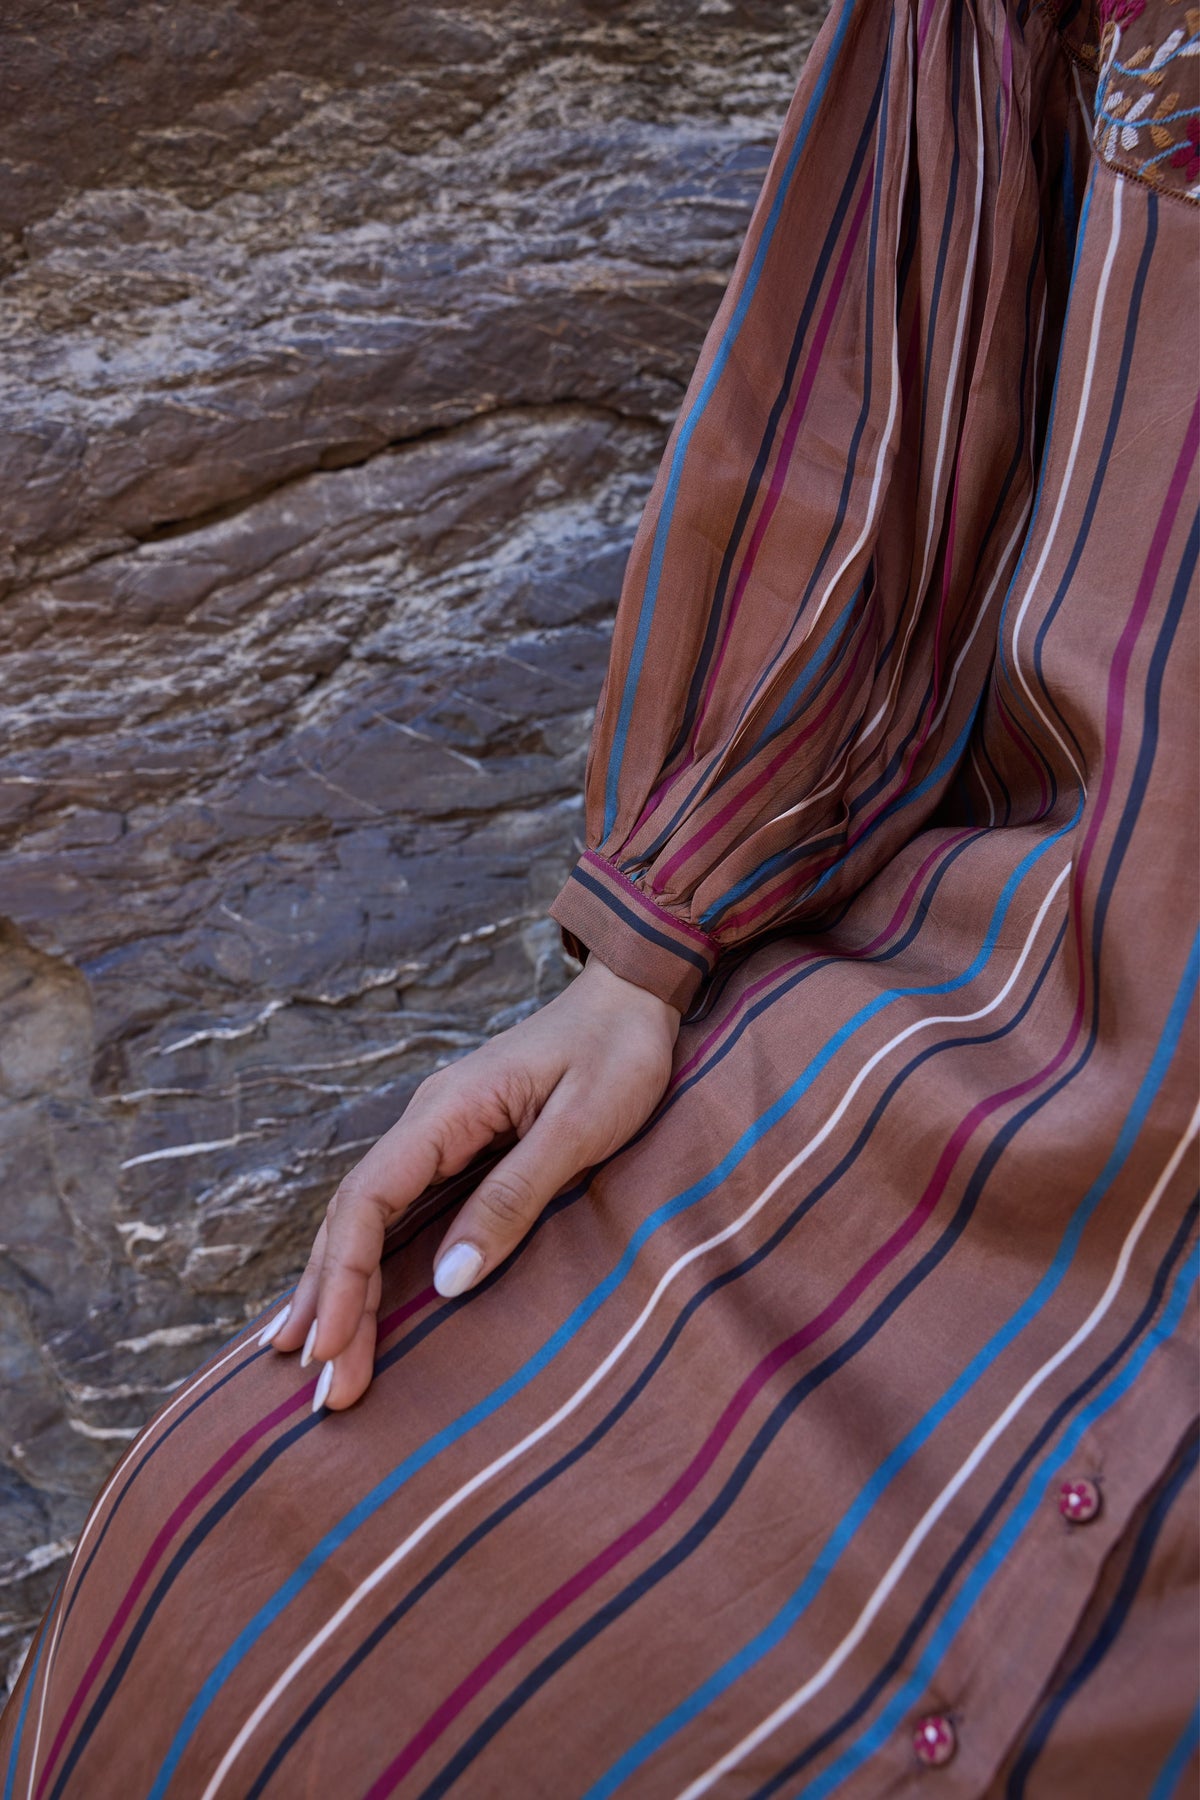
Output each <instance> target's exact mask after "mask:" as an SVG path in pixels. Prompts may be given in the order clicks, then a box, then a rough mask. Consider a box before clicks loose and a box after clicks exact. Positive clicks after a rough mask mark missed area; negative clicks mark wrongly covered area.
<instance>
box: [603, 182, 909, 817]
mask: <svg viewBox="0 0 1200 1800" xmlns="http://www.w3.org/2000/svg"><path fill="white" fill-rule="evenodd" d="M873 181H874V170H873V168H871V169H868V170H867V172H866V174H865V175H864V178H863V185H862V192H861V194H860V195H859V198H858V204H857V206H856V207H855V211H854V216H853V218H852V220H851V222H850V228H849V231H848V232H847V235H846V240H845V243H844V244H843V246H842V251H841V255H840V256H839V258H838V263H837V268H836V269H835V270H834V274H833V279H832V281H831V282H830V285H829V292H828V294H827V295H826V298H825V305H824V307H823V308H822V310H821V317H820V320H819V322H818V325H817V329H816V333H815V335H814V337H813V340H812V344H811V346H810V348H809V352H808V356H807V359H806V361H805V364H804V369H803V371H802V373H801V377H800V385H799V387H798V388H797V390H796V394H795V397H794V399H793V401H792V405H791V410H790V412H789V414H788V419H787V424H786V426H785V428H784V435H783V438H782V440H781V442H780V447H779V452H778V454H777V456H776V459H775V466H774V468H773V470H772V471H771V485H770V487H769V488H768V490H767V497H766V499H765V500H764V502H763V505H762V508H761V510H760V512H759V515H758V518H757V519H756V520H755V522H754V531H753V533H752V535H751V538H750V543H749V546H748V548H747V551H746V555H745V558H744V560H743V562H742V566H741V569H740V570H739V572H738V578H737V584H736V586H735V588H734V592H733V599H732V602H731V603H730V608H729V614H728V617H727V618H726V621H725V624H724V626H723V627H722V630H721V641H720V647H719V649H718V651H717V654H716V657H715V658H714V661H713V666H712V668H711V669H710V671H709V674H708V678H707V680H706V681H705V684H704V690H703V693H702V695H701V698H700V704H699V706H698V708H697V711H696V717H695V719H694V721H693V723H692V727H691V731H690V733H689V738H688V742H689V747H693V746H694V745H695V742H696V735H697V733H698V731H699V729H700V726H701V725H702V724H703V722H704V717H705V714H706V712H707V709H708V704H709V700H710V698H711V695H712V688H713V683H714V681H715V680H716V678H717V674H718V672H719V670H720V668H721V664H722V663H723V662H724V660H725V652H726V649H727V648H728V645H729V638H730V634H731V632H732V630H733V622H734V620H735V618H736V617H737V614H738V610H739V608H740V606H741V603H742V598H743V596H744V594H745V591H746V586H747V583H748V582H749V579H750V576H751V574H752V573H753V570H754V565H755V562H756V560H757V557H758V552H759V549H760V548H761V546H762V541H763V538H764V537H765V535H766V530H767V526H768V525H769V524H770V522H771V518H772V516H773V514H774V512H775V510H776V508H777V506H778V505H779V501H780V498H781V496H782V494H783V490H784V485H785V478H786V476H787V472H788V469H789V466H790V464H791V457H792V451H793V450H794V449H795V444H796V437H797V435H798V433H799V430H800V426H801V425H802V424H803V422H804V416H805V414H806V412H807V411H808V402H809V398H810V396H811V394H812V390H813V385H814V383H815V381H816V376H817V370H818V368H819V366H820V361H821V356H822V354H823V352H824V349H825V343H826V340H827V338H828V336H829V332H830V329H831V327H832V325H833V320H834V316H835V314H836V312H837V308H838V303H839V302H840V300H841V297H842V290H843V288H844V287H845V285H846V275H847V272H848V270H849V267H850V258H851V255H852V253H853V250H854V247H855V245H856V244H857V242H858V236H859V232H860V231H861V230H862V223H863V220H864V219H865V217H866V214H867V203H868V201H869V200H870V197H871V188H872V184H873ZM694 771H695V765H694V763H691V762H687V761H684V762H683V763H681V764H680V766H679V767H678V768H677V769H676V770H675V773H674V774H673V775H666V776H664V777H663V779H662V781H661V782H660V783H659V784H658V786H657V787H656V788H655V789H654V791H653V792H652V793H651V795H650V798H649V799H648V800H647V802H646V804H645V806H644V807H643V808H642V812H641V816H640V818H639V819H638V822H637V825H636V826H635V827H634V830H635V831H637V830H640V829H641V827H642V825H643V824H644V823H645V822H646V820H647V819H648V818H649V817H650V815H651V813H652V812H653V811H654V810H655V808H656V807H657V806H658V805H659V804H660V802H661V801H663V800H665V799H666V798H667V797H668V796H669V795H670V794H671V793H672V791H673V790H674V789H675V788H676V787H677V786H678V785H679V783H680V781H682V780H683V778H684V777H685V776H686V775H689V774H692V773H694Z"/></svg>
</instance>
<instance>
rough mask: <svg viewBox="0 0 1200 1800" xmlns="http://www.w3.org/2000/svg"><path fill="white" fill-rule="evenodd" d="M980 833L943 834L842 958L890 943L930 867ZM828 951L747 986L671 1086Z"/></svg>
mask: <svg viewBox="0 0 1200 1800" xmlns="http://www.w3.org/2000/svg"><path fill="white" fill-rule="evenodd" d="M976 834H977V827H976V826H974V825H965V826H963V827H962V829H961V830H959V831H955V832H952V833H951V834H950V835H949V836H948V837H946V838H943V839H942V841H941V842H940V843H939V844H938V845H937V846H936V847H935V848H934V849H933V850H931V851H930V853H929V855H928V856H927V857H926V858H925V860H924V862H922V864H921V866H920V868H919V869H918V870H917V872H916V874H915V875H914V876H913V878H912V880H911V881H910V882H909V884H908V886H907V887H906V888H905V890H904V893H903V894H902V895H901V897H900V899H899V901H898V903H897V905H896V909H895V911H894V912H893V913H892V916H891V918H890V919H889V920H888V922H887V924H886V925H885V926H884V928H883V930H882V931H881V932H879V933H878V934H877V935H876V936H875V937H873V938H872V939H871V941H870V943H869V944H862V945H860V947H859V948H858V949H857V950H839V951H837V952H836V953H835V954H836V955H837V957H838V959H839V960H840V961H842V962H857V961H860V960H862V959H863V958H865V957H868V956H873V955H874V954H875V952H876V950H878V949H879V947H880V945H881V944H884V943H886V942H887V940H888V938H890V937H891V935H892V933H893V932H894V931H896V930H898V929H899V927H900V925H901V923H902V922H903V920H904V918H905V917H906V916H907V914H908V909H909V907H910V906H911V905H912V902H913V900H914V899H915V897H916V894H917V891H918V889H920V888H921V887H923V886H924V884H925V877H926V875H927V874H928V872H929V870H930V869H932V867H933V865H934V863H936V862H937V861H939V859H940V858H941V857H942V856H943V855H944V854H945V852H946V851H947V850H950V849H953V847H954V846H955V845H956V844H960V843H962V841H963V840H964V838H969V837H974V836H975V835H976ZM826 954H828V952H826V951H822V950H806V951H804V953H803V954H802V955H800V956H794V957H792V958H791V959H790V960H789V961H788V962H785V963H781V964H780V966H779V968H777V969H773V970H772V971H771V973H770V974H769V975H764V976H762V978H761V979H760V980H758V981H756V982H753V983H752V984H751V986H750V987H748V988H745V989H743V991H742V993H741V994H740V995H739V996H738V1000H737V1004H736V1005H735V1006H733V1007H732V1008H731V1009H730V1011H729V1013H728V1014H727V1015H726V1017H725V1018H724V1019H722V1020H721V1023H720V1024H719V1025H718V1026H717V1027H716V1029H715V1030H714V1031H712V1032H710V1033H709V1035H708V1037H706V1038H705V1039H704V1041H703V1043H702V1044H701V1045H700V1047H699V1049H698V1050H697V1051H696V1052H695V1054H694V1055H693V1056H691V1057H690V1058H689V1059H688V1061H687V1062H686V1063H684V1064H683V1065H682V1067H681V1068H680V1069H678V1070H677V1071H676V1072H675V1074H674V1075H673V1076H672V1078H671V1088H675V1087H678V1085H679V1084H680V1083H681V1082H682V1081H684V1080H685V1079H686V1078H687V1076H688V1075H690V1074H691V1072H692V1070H693V1069H694V1068H695V1067H696V1065H697V1064H698V1063H699V1062H700V1061H702V1059H703V1058H704V1057H705V1056H707V1055H708V1053H709V1051H710V1050H711V1049H712V1047H713V1045H714V1044H716V1042H717V1040H718V1039H723V1038H724V1037H726V1036H727V1035H728V1033H729V1032H730V1031H731V1030H732V1029H733V1027H734V1026H735V1025H736V1023H737V1021H738V1020H739V1019H740V1018H741V1017H742V1015H743V1013H744V1012H745V1011H746V1010H747V1009H748V1007H749V1006H750V1005H751V1004H752V1003H753V1001H754V1000H755V999H756V998H757V997H758V995H759V994H761V993H762V991H763V989H764V988H769V987H772V986H774V985H775V984H776V983H777V982H780V983H781V982H783V981H784V980H786V979H787V978H788V977H789V976H791V975H794V974H795V972H796V970H797V969H802V968H803V967H804V965H805V964H806V963H811V962H817V961H819V959H820V958H821V957H822V956H823V955H826ZM667 1091H668V1093H669V1092H670V1091H671V1089H670V1088H669V1089H668V1090H667Z"/></svg>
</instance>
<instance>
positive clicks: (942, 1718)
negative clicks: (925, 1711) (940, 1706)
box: [913, 1713, 958, 1769]
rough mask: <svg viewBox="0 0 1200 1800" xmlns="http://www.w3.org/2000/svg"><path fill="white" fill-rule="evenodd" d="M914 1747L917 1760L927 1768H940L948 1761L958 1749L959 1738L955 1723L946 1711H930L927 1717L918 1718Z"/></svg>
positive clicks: (914, 1734) (914, 1732)
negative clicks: (947, 1715) (956, 1733)
mask: <svg viewBox="0 0 1200 1800" xmlns="http://www.w3.org/2000/svg"><path fill="white" fill-rule="evenodd" d="M913 1749H914V1750H915V1751H916V1753H917V1761H918V1762H921V1763H924V1764H925V1765H926V1767H927V1768H930V1769H938V1768H940V1767H941V1765H942V1764H943V1763H948V1762H949V1761H950V1758H951V1757H952V1756H953V1755H954V1752H955V1751H956V1750H957V1749H958V1738H957V1736H956V1735H955V1730H954V1725H953V1723H952V1722H951V1720H950V1719H948V1718H947V1717H946V1715H945V1713H930V1714H929V1715H928V1717H927V1718H924V1719H918V1720H917V1723H916V1728H915V1729H914V1731H913Z"/></svg>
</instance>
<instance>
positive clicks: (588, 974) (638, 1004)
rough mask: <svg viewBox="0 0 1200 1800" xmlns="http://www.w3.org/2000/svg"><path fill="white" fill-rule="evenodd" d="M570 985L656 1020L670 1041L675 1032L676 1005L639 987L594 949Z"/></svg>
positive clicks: (678, 1021)
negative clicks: (618, 972) (615, 969)
mask: <svg viewBox="0 0 1200 1800" xmlns="http://www.w3.org/2000/svg"><path fill="white" fill-rule="evenodd" d="M571 986H572V987H573V988H574V987H582V988H583V989H584V991H585V992H588V993H591V994H595V995H596V996H597V997H598V998H599V999H600V1000H602V1001H603V1002H604V1003H605V1004H606V1005H610V1006H612V1007H613V1008H614V1009H617V1010H620V1011H621V1012H624V1013H626V1014H628V1013H629V1012H634V1013H636V1014H638V1015H640V1016H642V1017H644V1018H647V1019H651V1020H658V1021H660V1022H661V1023H662V1024H663V1025H665V1026H666V1028H667V1029H668V1031H669V1032H670V1034H671V1041H672V1042H674V1040H675V1038H676V1037H677V1036H678V1034H679V1027H680V1024H681V1022H682V1018H683V1015H682V1013H681V1012H680V1009H679V1008H678V1007H677V1006H672V1004H671V1002H670V1001H669V1000H664V999H662V998H661V997H660V996H659V995H658V994H655V993H653V992H652V991H651V990H650V989H649V988H644V987H639V986H638V984H637V983H636V982H635V981H627V980H626V979H625V977H624V976H623V975H618V974H617V973H616V972H615V971H614V970H613V969H610V968H609V966H608V964H607V963H606V962H602V961H601V960H600V958H599V957H598V956H597V955H596V953H595V952H594V951H593V952H592V954H591V955H590V956H589V957H588V959H587V961H586V962H585V963H584V965H583V968H582V969H581V971H580V972H579V974H578V975H577V976H576V977H575V980H574V981H573V982H572V983H571ZM568 991H569V990H568Z"/></svg>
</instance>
